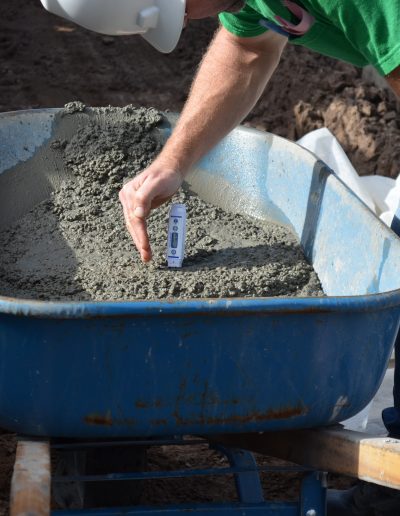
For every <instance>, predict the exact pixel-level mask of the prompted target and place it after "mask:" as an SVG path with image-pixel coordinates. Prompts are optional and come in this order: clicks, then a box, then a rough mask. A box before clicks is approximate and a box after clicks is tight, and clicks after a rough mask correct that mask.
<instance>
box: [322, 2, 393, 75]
mask: <svg viewBox="0 0 400 516" xmlns="http://www.w3.org/2000/svg"><path fill="white" fill-rule="evenodd" d="M331 5H332V7H331V9H330V12H328V13H327V14H328V16H329V18H330V20H331V21H332V22H333V23H335V24H336V25H337V26H338V27H339V28H341V30H342V31H343V32H344V34H345V36H346V38H347V39H348V41H349V42H351V44H352V45H353V46H354V47H355V48H356V49H357V50H358V51H359V52H360V53H361V54H362V55H363V56H364V57H365V58H366V60H367V61H368V62H369V63H370V64H371V65H373V66H374V67H375V68H376V69H377V70H378V72H379V73H380V74H382V75H388V74H389V73H390V72H392V71H393V70H394V69H395V68H397V67H398V66H399V65H400V2H399V0H369V1H366V0H351V1H343V0H342V1H337V2H332V4H331ZM327 10H328V11H329V9H327Z"/></svg>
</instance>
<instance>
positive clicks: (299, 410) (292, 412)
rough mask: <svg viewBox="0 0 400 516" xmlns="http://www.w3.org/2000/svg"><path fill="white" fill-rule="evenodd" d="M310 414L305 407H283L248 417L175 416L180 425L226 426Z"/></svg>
mask: <svg viewBox="0 0 400 516" xmlns="http://www.w3.org/2000/svg"><path fill="white" fill-rule="evenodd" d="M307 413H308V408H307V407H304V406H296V407H282V408H279V409H276V410H274V409H270V410H267V411H266V412H252V413H250V414H246V415H243V416H242V415H238V416H228V417H208V416H203V417H200V418H194V419H185V418H183V417H182V416H180V414H179V413H178V412H177V411H175V413H174V414H173V416H174V418H175V421H176V423H177V424H179V425H185V426H187V425H194V424H200V425H221V424H222V425H225V424H230V423H250V422H255V421H257V422H260V421H261V422H262V421H273V420H281V419H290V418H292V417H299V416H305V415H306V414H307Z"/></svg>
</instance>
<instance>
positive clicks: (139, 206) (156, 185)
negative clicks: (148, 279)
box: [119, 162, 183, 262]
mask: <svg viewBox="0 0 400 516" xmlns="http://www.w3.org/2000/svg"><path fill="white" fill-rule="evenodd" d="M182 181H183V177H182V175H181V174H180V173H179V172H178V171H176V170H174V169H173V168H170V167H168V166H164V165H162V164H161V163H157V162H154V163H153V164H152V165H150V167H149V168H147V169H146V170H144V171H143V172H142V173H141V174H139V175H138V176H136V177H135V178H134V179H132V180H131V181H129V182H128V183H126V185H125V186H124V187H123V188H122V190H121V191H120V193H119V199H120V201H121V204H122V207H123V210H124V217H125V222H126V226H127V228H128V231H129V233H130V235H131V237H132V238H133V241H134V242H135V245H136V247H137V249H138V251H139V252H140V256H141V259H142V261H143V262H149V261H150V260H151V257H152V253H151V247H150V241H149V235H148V233H147V223H146V218H147V217H148V215H149V213H150V210H152V209H154V208H158V206H160V205H161V204H163V203H164V202H166V201H167V200H168V199H170V198H171V197H172V196H173V195H174V194H175V193H176V192H177V191H178V189H179V187H180V186H181V184H182Z"/></svg>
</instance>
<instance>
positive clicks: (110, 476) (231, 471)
mask: <svg viewBox="0 0 400 516" xmlns="http://www.w3.org/2000/svg"><path fill="white" fill-rule="evenodd" d="M254 471H255V470H254V468H253V467H251V466H248V467H245V466H231V467H226V468H204V469H181V470H175V471H141V472H137V473H107V474H105V475H63V476H57V475H56V476H54V477H53V482H104V481H119V480H156V479H160V478H186V477H200V476H208V475H211V476H225V475H239V474H249V473H254ZM257 471H265V472H269V473H284V472H293V471H300V472H303V471H309V469H307V468H302V467H301V466H287V467H285V466H258V467H257Z"/></svg>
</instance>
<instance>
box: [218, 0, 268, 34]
mask: <svg viewBox="0 0 400 516" xmlns="http://www.w3.org/2000/svg"><path fill="white" fill-rule="evenodd" d="M261 18H262V15H261V14H260V13H258V12H257V11H255V10H254V9H253V8H252V7H250V6H249V5H247V4H246V6H245V7H244V8H243V9H242V10H241V11H240V12H238V13H235V14H230V13H221V14H220V15H219V20H220V22H221V24H222V25H223V27H225V29H227V30H228V31H229V32H231V33H232V34H234V35H235V36H240V37H242V38H251V37H254V36H259V35H260V34H263V33H264V32H266V31H267V30H268V29H266V28H265V27H262V26H261V25H260V24H259V23H258V22H259V20H260V19H261Z"/></svg>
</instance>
